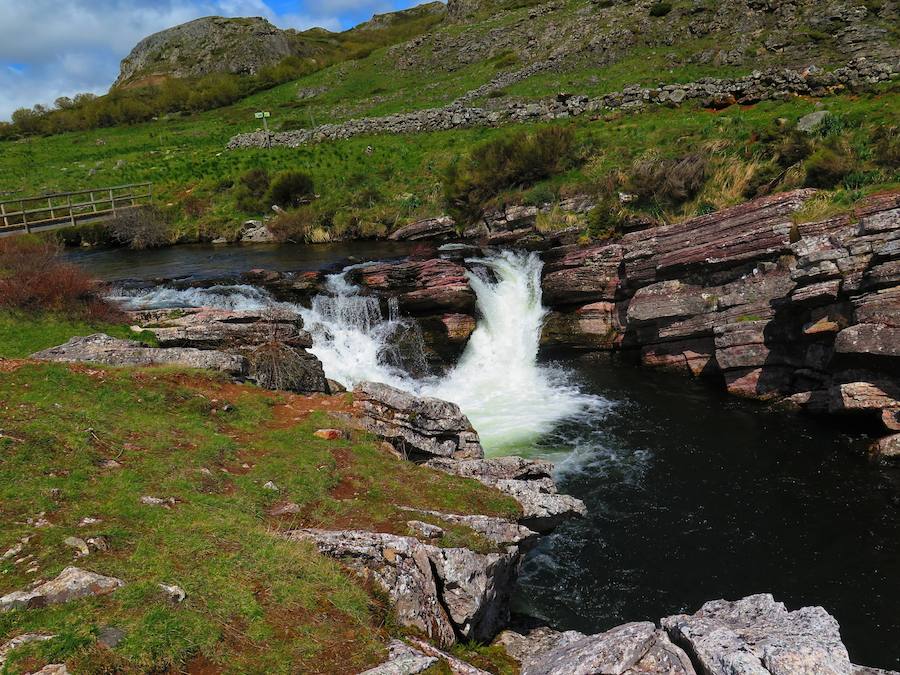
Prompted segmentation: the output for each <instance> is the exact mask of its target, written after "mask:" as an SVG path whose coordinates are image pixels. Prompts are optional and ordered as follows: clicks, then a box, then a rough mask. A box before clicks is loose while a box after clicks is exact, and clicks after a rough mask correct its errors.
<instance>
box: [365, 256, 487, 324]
mask: <svg viewBox="0 0 900 675" xmlns="http://www.w3.org/2000/svg"><path fill="white" fill-rule="evenodd" d="M348 279H349V280H350V281H352V282H353V283H357V284H359V285H360V286H362V287H364V288H367V289H370V290H372V291H377V292H378V293H381V294H383V295H387V296H390V297H395V298H397V301H398V303H399V306H400V309H401V310H402V311H404V312H407V313H410V314H414V315H423V314H439V313H444V312H457V313H464V314H471V313H472V311H473V310H474V308H475V293H474V292H473V291H472V289H471V287H470V286H469V279H468V277H467V275H466V270H465V268H464V267H462V266H461V265H457V264H456V263H454V262H450V261H449V260H441V259H437V258H435V259H431V260H422V261H418V260H417V261H411V260H406V261H402V262H394V263H391V262H386V263H375V264H372V265H365V266H363V267H359V268H356V269H354V270H352V271H351V272H350V273H349V274H348Z"/></svg>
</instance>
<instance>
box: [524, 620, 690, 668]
mask: <svg viewBox="0 0 900 675" xmlns="http://www.w3.org/2000/svg"><path fill="white" fill-rule="evenodd" d="M641 673H646V674H648V675H649V674H654V675H695V671H694V667H693V665H692V664H691V661H690V659H689V658H688V656H687V654H685V653H684V651H682V650H681V649H680V648H679V647H676V646H675V645H673V644H672V643H671V642H670V641H669V639H668V637H667V636H666V634H665V633H664V632H662V631H660V630H659V629H657V627H656V626H655V625H654V624H652V623H650V622H639V623H628V624H625V625H622V626H618V627H616V628H613V629H612V630H610V631H607V632H605V633H601V634H599V635H589V636H582V637H580V638H575V639H573V636H572V635H571V634H565V636H564V637H563V638H562V639H561V640H560V644H558V645H557V646H555V647H553V648H552V649H550V650H549V651H546V652H544V653H540V654H537V655H536V656H535V655H532V656H531V657H530V658H528V660H526V661H523V663H522V675H639V674H641Z"/></svg>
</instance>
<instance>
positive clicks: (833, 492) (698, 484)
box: [72, 243, 900, 668]
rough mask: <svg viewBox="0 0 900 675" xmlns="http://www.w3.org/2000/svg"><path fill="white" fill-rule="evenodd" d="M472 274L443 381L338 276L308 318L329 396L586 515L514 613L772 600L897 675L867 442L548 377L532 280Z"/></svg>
mask: <svg viewBox="0 0 900 675" xmlns="http://www.w3.org/2000/svg"><path fill="white" fill-rule="evenodd" d="M409 250H410V247H409V246H408V245H394V244H380V245H378V246H374V245H372V244H368V243H366V244H340V245H332V246H325V247H281V248H280V249H279V248H275V247H262V248H257V247H239V248H222V249H213V248H210V247H184V248H174V249H169V250H167V251H165V252H157V253H151V254H149V255H148V254H139V255H133V254H122V253H121V252H116V253H114V254H113V253H103V252H100V253H81V252H77V253H75V254H72V255H73V258H74V259H75V260H76V261H78V262H79V263H81V264H83V265H85V266H87V267H89V268H91V269H93V270H94V271H95V272H96V273H97V274H100V275H101V276H103V277H104V278H107V279H115V278H119V277H129V278H153V277H159V276H181V275H188V276H197V277H207V278H209V277H214V276H223V275H234V274H236V273H238V272H240V271H241V270H246V269H249V268H252V267H257V266H262V267H268V268H274V269H291V270H300V269H318V268H323V267H324V268H330V269H333V270H337V269H338V268H339V267H340V266H341V265H343V264H347V263H348V262H352V263H358V262H360V261H364V260H370V259H375V258H378V257H395V256H399V255H403V254H405V253H406V252H408V251H409ZM122 255H124V256H125V257H124V258H120V257H119V256H122ZM143 256H148V257H147V259H146V260H145V259H144V257H143ZM481 266H483V268H484V269H489V270H491V274H478V273H473V274H472V276H471V281H472V286H473V288H474V290H475V291H476V294H477V297H478V307H479V314H480V316H479V323H478V327H477V329H476V332H475V334H473V336H472V338H471V339H470V341H469V345H468V347H467V348H466V351H465V353H464V354H463V356H462V357H461V359H460V361H459V363H458V364H457V365H456V366H455V367H454V368H453V369H451V370H450V371H449V372H448V373H445V374H442V375H440V376H436V375H432V376H422V375H421V374H418V373H417V375H415V376H414V375H411V374H410V369H409V368H408V363H407V362H405V361H404V360H403V358H401V357H400V356H399V355H398V354H397V350H396V349H395V348H394V347H395V345H396V343H397V342H398V341H399V340H401V339H403V340H407V339H408V338H409V336H410V335H411V334H412V335H414V334H415V326H414V325H413V324H412V322H410V321H409V320H407V319H404V318H403V317H402V316H400V315H399V314H398V313H397V311H396V308H387V309H385V307H384V306H383V304H381V303H378V302H376V301H374V300H372V299H371V298H365V297H362V296H360V295H358V294H357V293H356V289H355V288H354V287H353V286H352V285H351V284H349V283H348V282H347V281H346V280H345V279H344V277H343V275H342V274H341V273H339V272H335V273H334V274H333V275H332V276H331V277H330V278H329V282H328V287H329V288H328V292H327V293H326V294H324V295H322V296H319V297H318V298H316V300H315V301H314V302H313V304H312V306H311V307H308V308H302V310H301V311H302V313H303V315H304V320H305V324H306V327H307V329H309V330H310V331H311V332H312V333H313V336H314V347H313V351H314V352H315V353H316V354H317V355H318V356H319V357H320V358H321V359H322V361H323V364H324V365H325V369H326V374H327V375H328V376H329V377H333V378H335V379H337V380H339V381H342V382H343V383H345V384H348V385H352V384H353V382H357V381H360V380H365V379H376V380H381V381H385V382H388V383H391V384H394V385H395V386H400V387H403V388H406V389H409V390H412V391H416V392H418V393H422V394H432V395H436V396H440V397H442V398H446V399H449V400H453V401H455V402H457V403H459V404H460V406H461V407H462V408H463V410H464V411H465V412H466V413H467V414H468V415H469V417H470V419H471V420H472V422H473V424H474V425H475V427H476V429H477V430H478V431H479V433H480V434H481V437H482V441H483V443H484V445H485V447H486V450H487V451H488V453H489V454H495V455H496V454H511V453H517V454H526V455H529V456H538V457H545V458H548V459H551V460H553V461H554V462H555V464H556V466H557V473H558V478H559V483H560V488H561V490H562V491H565V492H568V493H570V494H573V495H575V496H577V497H579V498H581V499H583V500H584V501H585V503H586V504H587V506H588V511H589V514H588V517H587V518H585V519H584V520H581V521H573V522H570V523H568V524H566V525H564V526H563V527H562V528H560V529H559V530H557V531H556V532H555V533H554V534H553V535H551V536H549V537H546V538H544V539H543V540H542V541H541V543H540V544H539V545H538V547H537V548H536V549H535V550H534V551H533V552H532V553H531V554H529V556H528V558H527V559H526V561H525V564H524V567H523V574H522V576H521V580H520V583H519V588H518V592H517V594H516V597H515V599H514V605H515V609H516V610H517V611H519V612H521V613H524V614H528V615H531V616H535V617H538V618H541V619H543V620H545V621H547V622H548V623H550V624H551V625H553V626H555V627H557V628H560V629H576V630H580V631H584V632H597V631H601V630H605V629H608V628H610V627H613V626H615V625H618V624H620V623H623V622H625V621H632V620H647V619H649V620H656V619H659V618H660V617H662V616H666V615H668V614H673V613H679V612H693V611H695V610H696V609H698V608H699V606H700V605H701V604H702V603H703V602H704V601H705V600H711V599H715V598H721V597H724V598H728V599H736V598H739V597H742V596H745V595H749V594H751V593H759V592H771V593H773V594H774V595H775V597H776V599H779V600H781V601H783V602H785V603H787V605H788V607H789V608H792V609H793V608H797V607H799V606H801V605H822V606H823V607H825V608H826V609H827V610H828V611H830V612H831V613H832V614H834V615H835V616H836V617H837V619H838V621H839V622H840V624H841V627H842V635H843V637H844V639H845V642H846V644H847V646H848V648H849V650H850V655H851V658H852V659H853V660H854V662H856V663H865V664H867V665H872V666H880V667H883V668H897V667H898V666H900V647H898V645H900V612H898V611H897V607H898V606H900V518H898V516H900V474H898V473H897V472H895V471H891V470H889V469H882V468H878V467H874V466H872V465H870V464H868V463H866V461H865V460H864V459H862V458H861V457H860V450H861V449H862V448H864V447H865V439H862V438H858V437H854V436H852V435H849V434H848V433H847V432H846V431H845V430H842V429H840V428H838V427H835V426H832V425H831V424H830V423H827V422H823V421H821V420H813V419H810V418H806V417H801V416H798V415H795V414H791V413H788V412H780V411H774V410H771V409H769V408H767V407H764V406H761V405H759V404H756V403H752V402H746V401H741V400H738V399H735V398H731V397H728V396H727V395H725V394H723V393H722V392H721V391H719V390H718V389H717V388H715V387H714V386H713V385H709V384H705V383H703V382H696V381H691V380H689V379H687V378H684V377H681V376H676V375H668V374H664V373H659V372H654V371H651V370H646V369H641V368H638V367H635V366H631V365H627V364H623V363H620V362H617V361H616V360H613V359H609V358H606V357H603V356H601V355H578V354H575V353H572V354H563V355H562V356H559V355H557V357H556V360H555V361H553V362H549V361H547V360H546V359H544V358H542V357H541V356H540V354H539V335H540V328H541V323H542V320H543V317H544V313H545V310H544V309H543V307H542V306H541V297H540V269H541V265H540V261H539V260H538V259H537V258H536V257H535V256H527V255H520V254H512V253H508V252H507V253H502V254H497V255H494V256H492V257H491V258H489V259H486V260H483V261H481ZM191 293H192V291H190V290H189V291H171V290H169V291H166V292H165V293H164V294H163V295H160V293H159V291H156V290H151V291H143V292H141V293H140V294H139V295H137V296H133V297H131V298H129V302H131V303H133V304H134V305H135V306H139V305H144V306H147V305H155V306H159V304H160V302H162V304H169V305H177V304H179V303H180V304H185V305H189V304H192V303H194V304H196V303H197V302H198V300H197V298H196V296H194V295H191ZM215 297H217V296H212V300H211V299H210V296H205V297H204V298H203V301H205V302H209V301H212V302H215V301H216V300H215ZM221 297H226V298H228V300H227V301H223V302H224V303H225V306H235V298H238V299H239V300H240V306H242V307H250V306H254V305H256V304H258V303H260V302H264V301H265V300H266V299H265V298H264V297H262V296H260V295H259V291H258V290H256V289H248V288H247V287H240V286H236V287H230V288H226V289H224V291H223V295H221ZM407 358H408V357H407Z"/></svg>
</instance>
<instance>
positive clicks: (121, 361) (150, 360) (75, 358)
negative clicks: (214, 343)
mask: <svg viewBox="0 0 900 675" xmlns="http://www.w3.org/2000/svg"><path fill="white" fill-rule="evenodd" d="M31 358H33V359H36V360H38V361H56V362H62V363H98V364H102V365H107V366H182V367H184V368H201V369H205V370H216V371H220V372H223V373H227V374H229V375H234V376H241V375H244V374H245V373H246V372H247V361H246V359H244V357H242V356H237V355H235V354H225V353H224V352H219V351H210V350H201V349H192V348H173V349H155V348H152V347H145V346H144V345H143V344H141V343H140V342H135V341H133V340H120V339H118V338H114V337H110V336H109V335H106V334H104V333H95V334H94V335H88V336H86V337H74V338H72V339H71V340H69V341H68V342H66V343H65V344H62V345H59V346H58V347H51V348H50V349H45V350H44V351H40V352H37V353H35V354H32V355H31Z"/></svg>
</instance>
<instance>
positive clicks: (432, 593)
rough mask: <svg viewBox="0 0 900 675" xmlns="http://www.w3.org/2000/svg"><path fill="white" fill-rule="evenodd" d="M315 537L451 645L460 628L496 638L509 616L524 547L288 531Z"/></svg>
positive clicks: (400, 615) (405, 621) (414, 621)
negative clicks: (484, 550) (482, 547)
mask: <svg viewBox="0 0 900 675" xmlns="http://www.w3.org/2000/svg"><path fill="white" fill-rule="evenodd" d="M284 536H285V537H286V538H288V539H290V540H293V541H310V542H312V543H314V544H315V545H316V547H317V548H318V549H319V551H320V552H321V553H322V554H324V555H327V556H329V557H332V558H336V559H338V560H340V561H342V562H343V563H344V564H346V565H348V566H349V567H351V568H353V569H354V570H357V571H358V572H359V573H361V574H363V575H364V576H366V577H367V578H371V579H373V580H374V581H375V582H377V583H378V584H379V585H380V586H381V587H382V588H383V589H384V591H385V592H386V593H387V594H388V596H389V597H390V599H391V604H392V607H393V610H394V613H395V615H396V617H397V619H398V621H399V622H400V623H401V624H402V625H404V626H407V627H410V628H415V629H417V630H419V631H421V632H422V633H424V634H425V635H426V636H427V637H429V638H431V639H432V640H434V641H435V642H437V643H438V644H440V645H443V646H450V645H452V644H453V643H454V642H455V641H456V638H457V635H459V636H461V637H462V638H465V639H468V640H484V639H487V638H490V637H492V636H493V635H494V633H495V632H496V631H497V630H498V629H499V628H500V627H501V626H502V625H503V624H504V623H505V622H506V621H507V620H508V614H509V607H508V599H509V594H510V592H511V590H512V586H513V584H514V583H515V576H516V569H517V565H518V557H519V556H518V551H517V550H516V549H515V548H512V549H510V550H507V551H506V552H503V553H488V554H481V553H475V552H474V551H470V550H469V549H465V548H438V547H437V546H432V545H431V544H425V543H422V542H421V541H419V540H418V539H415V538H414V537H402V536H398V535H393V534H381V533H375V532H362V531H355V530H348V531H330V530H311V529H305V530H294V531H292V532H289V533H287V534H286V535H284Z"/></svg>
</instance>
